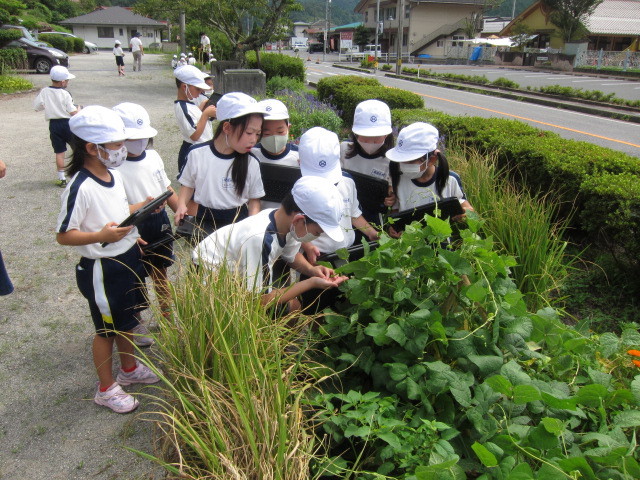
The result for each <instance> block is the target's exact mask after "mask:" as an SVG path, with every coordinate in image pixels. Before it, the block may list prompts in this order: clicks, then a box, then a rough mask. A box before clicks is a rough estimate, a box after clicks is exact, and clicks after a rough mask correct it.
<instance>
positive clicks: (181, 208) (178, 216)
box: [173, 203, 187, 227]
mask: <svg viewBox="0 0 640 480" xmlns="http://www.w3.org/2000/svg"><path fill="white" fill-rule="evenodd" d="M186 214H187V206H186V205H183V204H182V203H179V204H178V206H177V207H176V211H175V212H174V214H173V223H174V224H175V225H176V227H179V226H180V222H182V219H183V218H184V216H185V215H186Z"/></svg>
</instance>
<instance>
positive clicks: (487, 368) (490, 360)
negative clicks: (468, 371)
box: [468, 355, 506, 380]
mask: <svg viewBox="0 0 640 480" xmlns="http://www.w3.org/2000/svg"><path fill="white" fill-rule="evenodd" d="M468 358H469V360H470V361H471V362H472V363H473V364H474V365H475V366H477V367H478V370H479V371H480V375H482V376H483V377H484V376H487V375H489V374H491V373H494V372H497V371H498V370H500V367H502V364H503V363H504V360H503V359H502V357H497V356H493V355H469V356H468ZM503 378H504V377H503ZM505 380H506V379H505Z"/></svg>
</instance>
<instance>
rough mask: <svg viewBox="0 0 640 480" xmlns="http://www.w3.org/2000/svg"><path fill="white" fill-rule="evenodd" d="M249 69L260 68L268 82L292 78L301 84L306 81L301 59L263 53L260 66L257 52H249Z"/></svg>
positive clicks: (247, 56) (280, 54)
mask: <svg viewBox="0 0 640 480" xmlns="http://www.w3.org/2000/svg"><path fill="white" fill-rule="evenodd" d="M246 58H247V67H248V68H259V69H260V70H262V71H263V72H264V73H265V75H266V76H267V80H270V79H271V78H273V77H291V78H295V79H297V80H299V81H301V82H304V80H305V73H304V62H303V61H302V59H301V58H296V57H290V56H289V55H284V54H282V53H261V54H260V65H258V61H257V59H256V54H255V52H247V54H246Z"/></svg>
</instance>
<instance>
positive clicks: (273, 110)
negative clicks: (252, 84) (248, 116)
mask: <svg viewBox="0 0 640 480" xmlns="http://www.w3.org/2000/svg"><path fill="white" fill-rule="evenodd" d="M258 104H259V105H261V106H262V107H264V109H265V111H266V112H267V114H266V115H265V116H264V119H265V120H289V110H287V106H286V105H285V104H284V103H282V102H281V101H280V100H276V99H275V98H269V99H267V100H262V101H261V102H258Z"/></svg>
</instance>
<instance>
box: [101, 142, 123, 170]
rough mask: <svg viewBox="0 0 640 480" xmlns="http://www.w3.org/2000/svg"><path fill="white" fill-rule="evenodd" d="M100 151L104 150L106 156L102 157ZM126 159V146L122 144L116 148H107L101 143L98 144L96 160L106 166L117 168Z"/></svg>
mask: <svg viewBox="0 0 640 480" xmlns="http://www.w3.org/2000/svg"><path fill="white" fill-rule="evenodd" d="M100 152H105V153H106V154H107V158H103V157H102V155H100ZM126 159H127V147H125V146H124V145H122V147H120V148H119V149H118V150H109V149H108V148H104V147H103V146H102V145H98V160H100V161H101V162H102V164H103V165H104V166H105V167H107V168H118V167H119V166H120V165H122V164H123V163H124V161H125V160H126Z"/></svg>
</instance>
